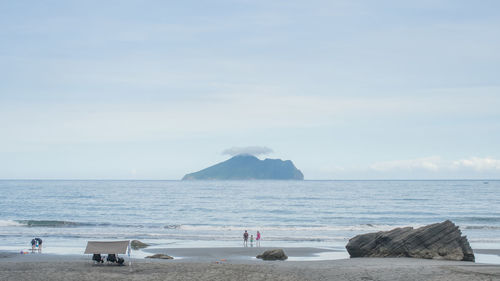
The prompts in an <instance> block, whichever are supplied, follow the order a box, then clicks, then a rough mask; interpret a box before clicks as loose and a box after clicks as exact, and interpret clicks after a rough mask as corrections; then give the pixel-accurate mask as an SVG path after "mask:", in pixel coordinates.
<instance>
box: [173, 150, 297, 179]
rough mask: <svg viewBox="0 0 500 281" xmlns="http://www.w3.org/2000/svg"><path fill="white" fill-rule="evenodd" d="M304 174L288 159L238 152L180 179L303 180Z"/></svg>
mask: <svg viewBox="0 0 500 281" xmlns="http://www.w3.org/2000/svg"><path fill="white" fill-rule="evenodd" d="M303 179H304V175H303V174H302V172H301V171H300V170H298V169H297V168H296V167H295V165H294V164H293V163H292V161H290V160H286V161H283V160H281V159H265V160H259V159H258V158H257V157H255V156H253V155H248V154H240V155H237V156H234V157H232V158H231V159H229V160H226V161H224V162H221V163H218V164H216V165H213V166H211V167H208V168H206V169H203V170H201V171H198V172H195V173H191V174H187V175H185V176H184V177H183V178H182V180H303Z"/></svg>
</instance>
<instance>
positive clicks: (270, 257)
mask: <svg viewBox="0 0 500 281" xmlns="http://www.w3.org/2000/svg"><path fill="white" fill-rule="evenodd" d="M257 258H258V259H263V260H265V261H275V260H286V259H288V256H287V255H286V254H285V252H284V251H283V249H274V250H267V251H265V252H264V253H262V254H260V255H258V256H257Z"/></svg>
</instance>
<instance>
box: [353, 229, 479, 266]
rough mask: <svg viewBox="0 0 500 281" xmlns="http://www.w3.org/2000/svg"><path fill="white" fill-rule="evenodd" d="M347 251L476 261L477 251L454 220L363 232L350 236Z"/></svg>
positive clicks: (361, 253) (356, 255)
mask: <svg viewBox="0 0 500 281" xmlns="http://www.w3.org/2000/svg"><path fill="white" fill-rule="evenodd" d="M346 248H347V251H348V252H349V254H350V255H351V258H355V257H412V258H424V259H444V260H457V261H474V253H473V252H472V249H471V247H470V245H469V242H468V241H467V237H465V236H462V232H461V231H460V229H458V226H456V225H455V224H454V223H453V222H451V221H449V220H447V221H444V222H442V223H435V224H430V225H427V226H424V227H421V228H417V229H413V227H404V228H395V229H393V230H390V231H381V232H376V233H368V234H361V235H358V236H356V237H354V238H351V239H350V240H349V243H347V246H346Z"/></svg>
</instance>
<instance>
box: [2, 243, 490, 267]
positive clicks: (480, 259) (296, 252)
mask: <svg viewBox="0 0 500 281" xmlns="http://www.w3.org/2000/svg"><path fill="white" fill-rule="evenodd" d="M277 248H280V249H283V250H284V251H285V253H286V255H287V256H288V259H287V260H286V262H323V261H338V260H349V259H351V258H350V257H349V254H348V253H347V251H345V250H339V249H333V248H322V247H189V248H187V247H186V248H165V247H159V248H155V247H148V248H144V249H140V250H132V255H131V257H130V258H129V257H128V255H126V254H124V255H119V256H121V257H124V258H125V259H126V260H129V259H130V260H132V261H134V262H142V261H153V262H154V261H157V260H158V259H150V258H146V256H150V255H154V254H165V255H169V256H172V257H173V258H174V259H173V260H169V261H170V262H184V263H199V262H201V263H206V262H209V263H210V262H221V261H224V262H225V263H234V264H254V263H262V262H264V263H265V261H262V260H260V259H257V258H256V256H257V255H258V254H261V253H263V252H264V251H266V250H270V249H277ZM473 251H474V254H475V256H476V261H475V263H474V264H491V265H500V249H473ZM90 258H91V257H90V255H86V254H83V252H79V251H78V252H75V253H28V254H21V253H19V252H17V251H10V250H0V262H6V261H11V262H38V261H57V262H60V261H64V260H90Z"/></svg>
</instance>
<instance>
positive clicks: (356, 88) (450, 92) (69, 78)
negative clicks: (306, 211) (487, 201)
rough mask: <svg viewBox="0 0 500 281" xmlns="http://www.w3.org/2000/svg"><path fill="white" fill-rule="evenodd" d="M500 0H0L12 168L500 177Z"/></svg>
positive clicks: (61, 175)
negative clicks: (249, 167) (233, 168)
mask: <svg viewBox="0 0 500 281" xmlns="http://www.w3.org/2000/svg"><path fill="white" fill-rule="evenodd" d="M498 11H500V2H499V1H494V0H493V1H489V0H484V1H460V0H449V1H446V0H433V1H426V0H423V1H383V0H382V1H368V0H367V1H356V0H346V1H335V0H330V1H294V0H287V1H245V0H241V1H236V0H235V1H229V0H227V1H219V0H214V1H131V0H120V1H93V0H86V1H62V0H61V1H50V0H48V1H34V0H33V1H24V0H16V1H0V77H1V78H0V128H1V134H0V179H180V178H182V176H183V175H184V174H186V173H191V172H194V171H197V170H200V169H202V168H205V167H208V166H210V165H213V164H215V163H217V162H220V161H224V160H226V159H228V158H229V157H230V155H232V154H231V151H235V150H236V151H237V150H238V149H245V148H246V147H250V148H255V147H257V148H262V150H263V151H265V153H261V154H259V155H258V156H259V158H261V159H263V158H265V157H268V158H281V159H290V160H292V161H293V162H294V164H295V165H296V166H297V168H299V169H300V170H301V171H302V172H303V173H304V176H305V178H306V179H309V180H313V179H482V178H488V179H499V178H500V52H499V50H500V14H499V12H498Z"/></svg>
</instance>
